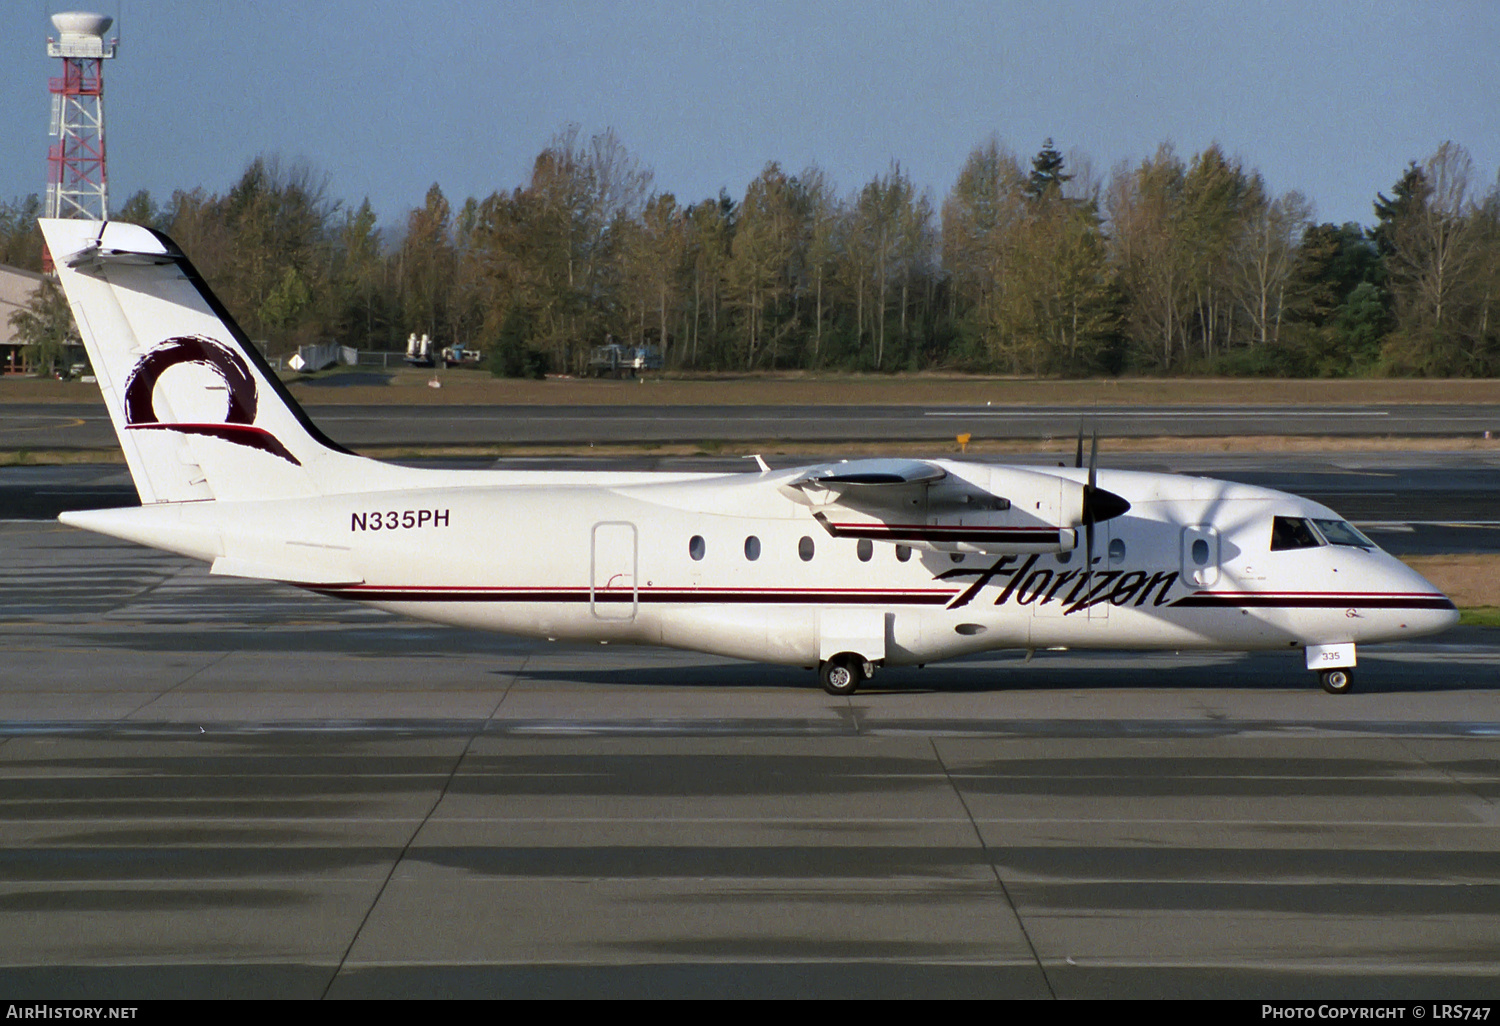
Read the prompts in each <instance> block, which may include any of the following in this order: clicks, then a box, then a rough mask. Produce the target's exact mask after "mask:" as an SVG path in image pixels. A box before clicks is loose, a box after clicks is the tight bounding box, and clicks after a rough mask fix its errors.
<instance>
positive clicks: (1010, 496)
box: [42, 220, 1458, 695]
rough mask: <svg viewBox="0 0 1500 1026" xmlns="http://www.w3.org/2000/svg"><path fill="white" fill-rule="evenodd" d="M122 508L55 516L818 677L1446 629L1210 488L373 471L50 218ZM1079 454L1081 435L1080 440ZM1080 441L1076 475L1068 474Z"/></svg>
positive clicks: (868, 467) (113, 243) (1405, 583)
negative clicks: (128, 502) (1032, 653)
mask: <svg viewBox="0 0 1500 1026" xmlns="http://www.w3.org/2000/svg"><path fill="white" fill-rule="evenodd" d="M42 230H43V232H44V233H45V235H46V239H47V244H48V246H49V247H50V249H51V253H52V257H53V260H54V262H55V263H56V265H57V271H58V275H59V277H60V279H61V283H62V286H63V288H64V290H66V292H67V296H68V300H69V302H70V303H71V305H72V308H73V313H74V315H75V316H76V318H77V321H78V327H79V330H80V331H81V333H82V335H83V340H84V344H85V345H86V346H87V348H88V352H89V357H90V359H91V360H92V362H93V369H94V372H95V374H96V375H97V377H98V380H99V386H100V389H101V390H102V391H103V393H104V399H105V403H106V404H107V405H108V407H109V413H110V417H111V419H112V420H113V422H114V426H115V430H116V432H117V434H118V435H119V438H120V445H121V447H122V448H123V449H124V451H125V459H126V462H127V463H128V464H129V466H130V472H131V475H132V476H133V478H134V480H135V485H136V488H137V490H138V491H139V492H140V496H141V503H142V505H141V506H140V507H138V508H130V509H109V510H95V511H88V512H77V513H64V514H63V515H62V516H61V518H60V519H61V520H62V522H63V523H65V524H71V525H73V526H75V527H81V528H85V529H87V530H90V531H97V532H100V533H102V534H107V535H111V536H113V537H116V538H123V539H126V540H129V541H132V542H137V543H140V544H143V545H149V546H152V547H154V548H159V549H165V550H167V551H169V552H176V553H181V554H183V555H186V556H190V557H193V558H196V559H202V560H205V561H207V562H209V563H211V564H212V570H211V572H212V573H215V574H226V575H229V576H234V577H249V578H259V579H264V580H271V581H283V582H286V583H288V584H292V585H297V586H300V587H303V588H306V589H308V590H311V591H315V592H318V593H321V594H324V595H332V596H337V597H339V598H345V599H354V600H356V601H359V602H365V603H369V604H370V605H373V606H376V607H379V608H381V609H388V610H392V611H394V612H398V613H402V614H405V615H408V616H412V617H418V618H421V619H426V620H434V621H437V622H440V623H448V624H456V625H459V626H463V627H480V628H486V629H490V630H498V631H505V632H508V633H512V634H520V635H527V636H531V637H538V638H548V639H569V640H592V641H607V642H616V643H620V642H623V643H637V644H650V645H667V646H673V647H677V648H684V649H693V650H697V651H702V652H712V653H717V654H720V655H727V656H734V657H738V658H742V659H750V660H756V661H761V662H771V663H785V664H791V665H802V666H807V667H814V666H816V667H818V668H819V670H820V676H821V680H822V684H823V687H824V688H825V689H826V690H828V691H829V692H830V693H832V694H836V695H848V694H852V693H853V692H854V691H855V690H856V689H857V688H858V687H859V686H860V684H861V683H862V682H863V681H864V680H865V679H866V678H868V677H869V676H870V675H871V674H872V673H874V672H875V669H876V668H877V667H881V666H903V665H913V664H918V665H920V664H925V663H930V662H934V661H936V660H939V659H949V658H953V657H955V656H961V655H967V654H969V653H973V652H980V651H985V650H989V649H1001V648H1013V649H1027V650H1034V649H1050V648H1075V649H1076V648H1100V649H1224V650H1232V651H1250V650H1272V649H1290V650H1296V649H1303V650H1305V658H1306V665H1307V666H1308V668H1310V669H1312V670H1315V671H1317V672H1318V674H1319V675H1320V678H1321V681H1322V685H1323V687H1324V688H1325V689H1326V690H1328V691H1330V692H1335V693H1337V692H1345V691H1348V690H1349V689H1350V688H1351V686H1352V684H1353V674H1352V670H1353V667H1354V665H1355V646H1356V645H1357V644H1359V643H1363V642H1380V641H1392V640H1404V639H1408V638H1415V637H1418V636H1421V635H1426V634H1432V633H1435V632H1437V631H1441V630H1444V629H1446V628H1448V627H1451V626H1452V625H1453V624H1454V623H1456V622H1457V621H1458V613H1457V611H1456V610H1455V609H1454V606H1453V603H1452V602H1450V601H1449V600H1448V599H1447V598H1446V597H1445V596H1444V595H1443V594H1442V593H1441V592H1439V591H1438V590H1437V589H1436V588H1434V587H1433V586H1432V585H1431V584H1429V583H1428V582H1427V581H1426V580H1424V579H1423V578H1422V577H1421V576H1419V575H1418V574H1416V573H1414V572H1413V571H1412V570H1410V569H1408V568H1407V567H1406V566H1404V565H1403V564H1402V563H1400V562H1399V561H1397V560H1396V559H1394V558H1393V557H1391V556H1390V555H1388V554H1386V553H1385V552H1383V551H1381V550H1380V549H1379V548H1377V547H1376V546H1375V545H1374V544H1372V543H1371V542H1370V541H1369V539H1367V538H1366V537H1365V536H1364V535H1362V534H1361V533H1360V532H1359V531H1358V530H1356V529H1355V528H1353V527H1352V526H1350V525H1349V524H1348V523H1346V522H1345V521H1344V520H1343V519H1341V518H1340V517H1339V516H1338V514H1336V513H1334V512H1333V511H1332V510H1330V509H1328V508H1327V507H1325V506H1321V505H1319V504H1318V503H1315V502H1309V501H1308V500H1306V499H1301V498H1298V497H1296V496H1294V495H1287V494H1285V493H1282V492H1276V491H1271V490H1268V489H1264V488H1253V487H1249V486H1246V485H1240V484H1233V483H1229V482H1223V481H1213V480H1208V479H1205V478H1197V477H1182V476H1176V475H1170V474H1147V473H1130V472H1108V471H1106V472H1103V473H1098V472H1097V471H1096V470H1095V465H1094V464H1095V458H1094V455H1093V453H1092V452H1091V454H1090V457H1089V466H1088V468H1087V469H1085V468H1083V467H1082V466H1075V467H1074V468H1065V469H1064V468H1060V469H1056V470H1050V469H1049V470H1039V469H1027V468H1018V467H1002V466H989V465H984V464H976V463H969V462H960V461H952V460H899V459H876V460H855V461H852V462H841V463H834V464H826V465H820V466H811V467H799V468H796V469H791V470H771V469H769V468H768V467H767V466H766V465H765V463H764V462H763V461H759V460H758V461H757V462H758V465H759V468H760V469H759V472H750V473H736V474H703V473H595V472H550V471H455V470H432V469H413V468H408V467H399V466H392V465H389V464H385V463H380V462H377V461H375V460H370V459H365V458H363V457H360V456H357V455H354V454H353V453H350V452H348V451H347V450H345V449H343V448H341V447H339V446H338V445H336V444H334V443H332V442H330V441H329V440H328V439H327V438H325V437H324V436H323V434H322V433H321V432H320V431H318V429H317V428H316V427H314V426H313V424H312V423H311V422H310V421H309V420H308V418H307V416H306V414H304V413H303V411H302V410H301V408H300V407H298V405H297V404H296V402H295V401H293V399H292V398H291V396H290V395H289V394H288V393H287V391H286V389H285V388H284V387H283V386H282V384H281V383H280V381H279V380H278V379H277V377H276V375H275V374H274V373H273V372H272V371H271V370H270V369H269V368H268V367H267V365H266V363H265V361H264V360H263V359H262V358H261V356H260V354H259V353H258V352H257V351H256V349H255V348H254V347H253V346H252V345H251V344H250V343H249V342H248V341H247V340H246V338H245V335H244V333H243V332H242V331H241V330H240V329H239V328H238V326H236V324H235V323H234V320H233V319H232V318H231V317H230V315H229V313H228V312H227V311H226V310H225V309H224V307H223V306H222V305H221V304H220V303H219V301H218V300H217V299H216V298H215V297H214V295H213V294H212V293H211V292H210V291H209V289H208V287H207V285H206V284H205V283H204V281H203V279H202V278H201V277H200V276H199V274H198V272H197V271H196V270H194V268H193V266H192V264H191V263H189V261H188V259H187V258H186V257H185V256H184V255H183V253H182V252H181V250H179V249H178V248H177V247H176V246H175V245H174V244H173V243H172V242H171V241H170V240H168V239H167V238H166V237H165V236H163V235H161V234H160V233H157V232H154V231H151V230H149V229H146V228H141V227H137V226H134V225H128V224H122V223H113V222H111V223H105V224H101V223H97V222H87V221H74V220H45V221H43V222H42ZM1094 449H1095V451H1097V446H1095V447H1094ZM1082 453H1083V446H1082V442H1081V441H1080V443H1079V449H1078V456H1079V458H1078V460H1077V461H1076V462H1077V463H1078V464H1082V463H1083V458H1082Z"/></svg>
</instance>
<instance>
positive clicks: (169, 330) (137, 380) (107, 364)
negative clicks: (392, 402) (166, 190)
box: [41, 219, 382, 504]
mask: <svg viewBox="0 0 1500 1026" xmlns="http://www.w3.org/2000/svg"><path fill="white" fill-rule="evenodd" d="M41 227H42V233H43V235H44V236H45V237H46V240H47V246H48V248H49V249H50V251H51V253H52V259H53V263H54V264H55V265H56V267H57V274H58V278H59V281H60V283H61V285H62V287H63V291H64V292H65V293H66V294H67V297H68V302H69V304H70V305H71V306H72V308H73V316H74V318H75V319H76V321H77V323H78V330H79V333H80V334H81V335H82V336H83V343H84V346H85V348H86V349H87V350H88V354H89V360H90V362H91V363H92V364H93V369H94V374H95V375H96V377H97V378H98V380H99V388H100V390H101V391H102V392H103V393H104V401H105V404H106V406H108V408H109V415H110V419H111V421H112V422H113V424H114V428H115V433H116V434H117V435H118V436H119V439H120V445H121V447H122V448H123V449H124V451H125V460H126V463H128V464H129V466H130V473H131V476H132V477H133V478H134V479H135V484H136V489H137V490H138V491H139V492H140V495H141V501H142V503H146V504H150V503H156V502H185V501H193V500H200V501H201V500H205V499H222V500H237V499H267V498H287V497H294V496H302V495H315V494H319V493H321V492H327V491H331V490H343V487H344V486H346V485H347V483H348V482H350V481H352V480H353V479H355V478H357V477H358V476H359V475H358V469H359V468H358V466H356V465H363V466H369V465H372V464H373V465H374V466H382V465H380V464H374V463H373V461H369V460H365V459H363V458H361V457H358V456H355V455H354V454H352V453H350V452H348V451H347V450H345V449H343V448H342V447H340V446H338V445H337V444H335V443H333V442H331V441H329V440H328V439H327V438H326V437H324V436H323V434H322V432H320V431H319V430H318V429H317V428H316V427H315V426H314V425H313V424H312V422H311V421H310V420H308V418H307V415H306V414H305V413H304V412H303V411H302V408H301V407H300V406H298V405H297V402H296V400H294V399H293V398H292V396H291V394H290V393H289V392H288V391H287V390H286V387H285V386H284V385H282V383H281V381H280V379H279V378H278V377H277V376H276V374H275V372H274V371H272V370H271V368H270V366H269V365H268V364H267V363H266V361H265V359H264V357H262V356H261V354H260V352H259V350H257V349H256V348H255V346H254V345H253V344H251V342H250V340H249V339H248V338H246V336H245V333H244V332H243V331H241V330H240V328H239V326H238V325H237V324H236V323H235V321H234V319H233V318H232V317H231V316H230V315H229V313H228V311H226V310H225V309H224V306H223V304H221V303H220V302H219V300H218V299H217V297H215V296H214V294H213V293H212V292H211V291H210V290H209V288H208V285H207V284H206V283H205V282H204V280H203V278H202V276H201V275H200V274H199V273H198V271H197V270H196V269H195V268H194V267H193V265H192V264H191V263H190V262H189V261H188V259H187V257H186V256H185V255H184V254H183V252H182V251H181V250H180V249H178V248H177V246H176V245H175V244H174V243H173V242H172V241H171V240H170V239H168V238H167V237H166V236H165V235H162V234H161V233H160V232H156V231H153V230H151V229H149V228H142V227H139V226H136V225H130V224H123V223H119V222H98V221H81V220H55V219H46V220H43V221H42V222H41Z"/></svg>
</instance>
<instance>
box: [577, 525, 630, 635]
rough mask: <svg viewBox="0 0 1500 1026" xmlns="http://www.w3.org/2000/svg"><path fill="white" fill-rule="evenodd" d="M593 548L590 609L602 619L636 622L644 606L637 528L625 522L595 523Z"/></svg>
mask: <svg viewBox="0 0 1500 1026" xmlns="http://www.w3.org/2000/svg"><path fill="white" fill-rule="evenodd" d="M591 548H592V552H591V554H590V560H589V609H590V610H591V611H592V612H593V614H594V617H595V619H599V620H634V619H635V613H636V609H637V607H638V606H639V605H640V588H639V587H638V585H637V583H636V574H635V571H636V565H635V564H636V549H637V541H636V533H635V525H634V524H629V523H625V522H623V521H606V522H602V523H598V524H595V525H594V538H593V545H592V547H591Z"/></svg>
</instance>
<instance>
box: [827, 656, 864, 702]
mask: <svg viewBox="0 0 1500 1026" xmlns="http://www.w3.org/2000/svg"><path fill="white" fill-rule="evenodd" d="M818 678H819V679H820V680H821V681H822V682H823V690H824V691H826V692H828V693H829V694H830V695H852V694H854V692H856V691H858V690H859V685H860V683H861V682H863V681H864V679H865V668H864V660H863V659H861V658H860V657H859V656H853V655H836V656H834V657H833V658H832V659H830V660H828V661H827V662H826V663H824V664H823V665H822V666H820V667H818Z"/></svg>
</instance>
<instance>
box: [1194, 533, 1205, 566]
mask: <svg viewBox="0 0 1500 1026" xmlns="http://www.w3.org/2000/svg"><path fill="white" fill-rule="evenodd" d="M1193 562H1194V563H1197V564H1198V565H1199V566H1203V565H1204V564H1205V563H1207V562H1208V542H1206V541H1204V540H1203V539H1202V538H1197V539H1194V541H1193Z"/></svg>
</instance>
